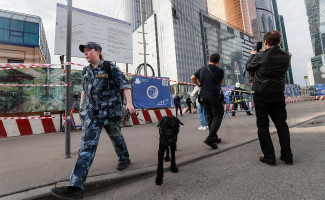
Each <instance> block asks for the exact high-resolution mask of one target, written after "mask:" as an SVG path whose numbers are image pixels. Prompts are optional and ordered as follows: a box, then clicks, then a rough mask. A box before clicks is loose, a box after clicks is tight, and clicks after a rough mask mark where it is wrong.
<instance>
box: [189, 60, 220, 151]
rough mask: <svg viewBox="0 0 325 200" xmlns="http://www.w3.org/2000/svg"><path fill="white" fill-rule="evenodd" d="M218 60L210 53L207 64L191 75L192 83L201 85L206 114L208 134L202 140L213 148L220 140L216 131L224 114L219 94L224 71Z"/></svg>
mask: <svg viewBox="0 0 325 200" xmlns="http://www.w3.org/2000/svg"><path fill="white" fill-rule="evenodd" d="M219 60H220V56H219V54H212V55H211V56H210V60H209V65H208V66H206V67H202V68H200V69H199V70H198V71H197V72H195V73H194V75H192V77H191V80H192V81H193V83H194V84H196V85H198V86H199V87H201V97H202V100H203V105H204V107H205V109H206V111H207V115H208V126H209V136H208V137H207V138H206V139H205V140H204V143H205V144H207V145H209V146H210V147H212V148H213V149H217V148H218V145H217V144H216V143H220V142H221V139H220V138H218V135H217V132H218V130H219V128H220V125H221V122H222V118H223V114H224V109H223V104H222V99H221V94H220V89H221V85H222V82H223V78H224V71H223V69H221V68H220V67H218V65H219Z"/></svg>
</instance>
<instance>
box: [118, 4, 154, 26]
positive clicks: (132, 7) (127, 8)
mask: <svg viewBox="0 0 325 200" xmlns="http://www.w3.org/2000/svg"><path fill="white" fill-rule="evenodd" d="M140 1H142V2H143V3H144V5H145V9H144V12H145V13H146V17H145V19H148V18H149V17H150V16H151V15H152V13H153V7H152V0H123V1H118V2H119V3H117V4H116V6H115V13H114V16H113V17H115V18H118V19H121V20H124V21H127V22H129V23H131V24H132V27H133V30H136V29H137V28H138V27H139V26H141V12H140V11H141V4H140Z"/></svg>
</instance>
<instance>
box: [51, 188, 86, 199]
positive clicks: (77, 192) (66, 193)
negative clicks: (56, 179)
mask: <svg viewBox="0 0 325 200" xmlns="http://www.w3.org/2000/svg"><path fill="white" fill-rule="evenodd" d="M51 194H52V195H54V196H56V197H59V198H62V199H82V198H83V190H82V189H81V188H80V187H75V186H63V187H54V188H52V189H51Z"/></svg>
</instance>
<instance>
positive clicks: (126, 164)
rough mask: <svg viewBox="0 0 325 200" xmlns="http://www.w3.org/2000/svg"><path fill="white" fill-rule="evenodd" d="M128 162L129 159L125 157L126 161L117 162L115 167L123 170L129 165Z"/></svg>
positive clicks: (129, 161)
mask: <svg viewBox="0 0 325 200" xmlns="http://www.w3.org/2000/svg"><path fill="white" fill-rule="evenodd" d="M130 163H131V160H130V159H127V160H126V161H123V162H119V163H118V165H117V167H116V169H117V170H119V171H121V170H124V169H126V168H127V167H128V166H129V164H130Z"/></svg>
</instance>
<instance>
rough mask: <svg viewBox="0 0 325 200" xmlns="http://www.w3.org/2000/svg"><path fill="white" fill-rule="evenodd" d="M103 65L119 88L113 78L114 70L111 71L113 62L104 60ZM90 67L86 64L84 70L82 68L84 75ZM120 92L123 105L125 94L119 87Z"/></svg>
mask: <svg viewBox="0 0 325 200" xmlns="http://www.w3.org/2000/svg"><path fill="white" fill-rule="evenodd" d="M103 65H104V69H105V71H106V73H107V75H108V78H109V79H112V80H113V82H114V83H115V86H116V87H117V88H118V85H117V83H116V81H115V80H114V78H113V76H112V71H111V62H110V61H104V63H103ZM89 67H90V66H89V65H88V66H86V67H84V68H83V70H82V76H84V75H85V73H86V71H87V70H88V68H89ZM118 94H120V97H121V103H122V105H124V98H125V96H124V92H123V90H121V89H118Z"/></svg>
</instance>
